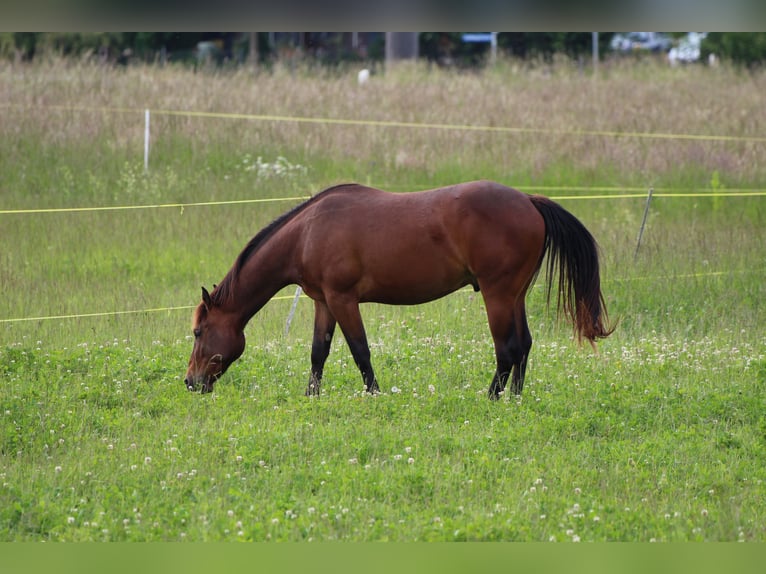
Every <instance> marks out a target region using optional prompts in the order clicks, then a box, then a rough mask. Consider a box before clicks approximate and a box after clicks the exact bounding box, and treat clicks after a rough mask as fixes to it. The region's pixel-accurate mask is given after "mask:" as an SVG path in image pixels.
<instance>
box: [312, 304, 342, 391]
mask: <svg viewBox="0 0 766 574" xmlns="http://www.w3.org/2000/svg"><path fill="white" fill-rule="evenodd" d="M334 333H335V317H333V315H332V313H330V309H329V308H328V307H327V305H326V304H325V303H323V302H322V301H315V302H314V339H313V341H312V343H311V376H310V377H309V384H308V387H306V396H311V395H319V390H320V387H321V385H322V372H323V371H324V364H325V362H326V361H327V356H328V355H329V354H330V345H331V344H332V336H333V334H334Z"/></svg>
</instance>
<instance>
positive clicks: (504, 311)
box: [184, 181, 613, 399]
mask: <svg viewBox="0 0 766 574" xmlns="http://www.w3.org/2000/svg"><path fill="white" fill-rule="evenodd" d="M546 254H547V255H548V263H547V280H548V291H547V294H548V302H549V303H550V297H551V287H552V281H553V275H554V274H556V273H558V275H559V288H558V297H557V303H558V308H559V310H560V309H562V308H563V310H564V313H565V315H566V316H567V317H568V318H569V319H570V320H571V321H572V323H573V325H574V329H575V331H576V333H577V335H578V339H580V340H581V339H582V338H585V339H587V340H589V341H590V342H591V344H593V345H594V348H595V343H594V342H595V340H596V339H598V338H603V337H607V336H608V335H609V334H610V333H611V332H612V330H613V328H609V327H608V326H606V308H605V305H604V298H603V296H602V294H601V287H600V278H599V261H598V247H597V245H596V242H595V240H594V239H593V236H592V235H591V234H590V232H589V231H588V230H587V229H586V228H585V226H584V225H583V224H582V223H581V222H580V221H579V220H578V219H576V218H575V217H574V216H573V215H572V214H570V213H569V212H568V211H566V210H565V209H564V208H562V207H561V206H560V205H558V204H556V203H554V202H553V201H551V200H549V199H547V198H545V197H542V196H536V195H527V194H525V193H521V192H520V191H517V190H515V189H512V188H510V187H506V186H504V185H501V184H498V183H494V182H490V181H475V182H469V183H461V184H458V185H453V186H448V187H443V188H439V189H432V190H428V191H419V192H412V193H389V192H385V191H381V190H378V189H373V188H370V187H365V186H362V185H357V184H346V185H338V186H335V187H331V188H329V189H326V190H324V191H322V192H321V193H318V194H317V195H315V196H313V197H312V198H311V199H309V200H307V201H305V202H304V203H302V204H300V205H298V206H297V207H295V208H294V209H292V210H291V211H289V212H287V213H285V214H284V215H282V216H281V217H279V218H278V219H276V220H275V221H273V222H272V223H271V224H269V225H268V226H267V227H265V228H264V229H263V230H261V231H260V232H259V233H258V234H257V235H256V236H255V237H253V238H252V239H251V240H250V242H249V243H248V244H247V246H246V247H245V248H244V250H243V251H242V252H241V253H240V254H239V256H238V257H237V259H236V261H235V262H234V265H233V266H232V268H231V269H230V270H229V272H228V273H227V274H226V276H225V277H224V279H223V281H221V283H220V284H219V285H218V286H217V287H214V289H213V292H212V293H208V291H207V290H205V288H204V287H203V288H202V302H201V303H200V304H199V306H198V307H197V308H196V310H195V312H194V316H193V331H194V339H195V340H194V348H193V350H192V353H191V358H190V360H189V368H188V371H187V373H186V378H185V380H184V382H185V384H186V386H187V388H188V389H189V390H193V391H197V390H201V391H202V392H203V393H205V392H210V391H212V390H213V385H214V383H215V381H216V380H218V378H219V377H220V376H221V375H223V374H224V373H225V372H226V369H228V367H229V366H230V365H231V364H232V362H234V361H235V360H236V359H237V358H238V357H239V356H240V355H241V354H242V352H243V351H244V348H245V335H244V329H245V325H247V323H248V321H250V319H251V318H252V317H253V316H254V315H255V314H256V313H257V312H258V311H259V310H260V309H261V308H262V307H263V306H264V305H265V304H266V303H267V302H268V301H269V300H270V299H271V298H272V297H273V296H274V295H275V294H276V293H277V292H278V291H279V290H281V289H282V288H283V287H285V286H287V285H290V284H297V285H299V286H300V287H301V288H302V289H303V292H304V293H305V294H306V295H308V296H309V297H310V298H311V299H313V301H314V336H313V342H312V346H311V375H310V377H309V383H308V388H307V389H306V394H307V395H318V394H319V391H320V386H321V382H322V370H323V368H324V364H325V361H326V359H327V356H328V354H329V352H330V343H331V341H332V337H333V333H334V332H335V326H336V324H337V325H340V328H341V330H342V331H343V335H344V336H345V338H346V341H347V342H348V346H349V349H350V350H351V354H352V356H353V358H354V361H355V363H356V365H357V367H358V368H359V370H360V371H361V374H362V379H363V380H364V384H365V387H366V390H367V392H369V393H376V392H378V391H379V388H378V383H377V381H376V379H375V372H374V371H373V368H372V364H371V363H370V349H369V346H368V344H367V336H366V334H365V330H364V325H363V323H362V316H361V314H360V312H359V304H360V303H364V302H377V303H386V304H391V305H415V304H419V303H425V302H427V301H432V300H434V299H438V298H440V297H443V296H445V295H447V294H448V293H452V292H453V291H455V290H456V289H460V288H461V287H464V286H467V285H471V286H472V287H473V289H474V290H475V291H481V294H482V296H483V298H484V303H485V306H486V311H487V318H488V320H489V329H490V332H491V334H492V339H493V341H494V344H495V355H496V359H497V370H496V371H495V375H494V377H493V379H492V382H491V384H490V387H489V397H490V398H492V399H497V398H498V397H499V396H500V394H501V393H502V392H503V391H504V389H505V386H506V382H507V381H508V379H509V378H510V381H511V391H512V392H513V393H514V394H520V393H521V390H522V387H523V385H524V374H525V371H526V366H527V357H528V356H529V350H530V348H531V346H532V336H531V335H530V332H529V326H528V325H527V315H526V309H525V302H524V300H525V296H526V294H527V291H528V290H529V288H530V286H531V285H532V284H533V282H534V280H535V278H536V277H537V274H538V271H539V270H540V268H541V266H542V262H543V258H544V256H545V255H546Z"/></svg>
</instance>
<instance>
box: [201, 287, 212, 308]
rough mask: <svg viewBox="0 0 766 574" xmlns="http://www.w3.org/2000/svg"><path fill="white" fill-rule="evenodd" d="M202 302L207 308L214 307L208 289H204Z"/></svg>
mask: <svg viewBox="0 0 766 574" xmlns="http://www.w3.org/2000/svg"><path fill="white" fill-rule="evenodd" d="M202 302H203V303H204V304H205V307H207V308H208V309H210V308H211V307H212V306H213V301H212V300H211V299H210V293H208V292H207V289H205V288H204V287H203V288H202Z"/></svg>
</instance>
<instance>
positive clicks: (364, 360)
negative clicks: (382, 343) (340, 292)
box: [327, 297, 380, 394]
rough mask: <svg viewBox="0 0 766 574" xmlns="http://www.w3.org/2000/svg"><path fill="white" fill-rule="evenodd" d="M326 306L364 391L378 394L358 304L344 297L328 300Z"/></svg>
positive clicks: (378, 390)
mask: <svg viewBox="0 0 766 574" xmlns="http://www.w3.org/2000/svg"><path fill="white" fill-rule="evenodd" d="M327 304H328V306H329V308H330V311H331V312H332V314H333V316H335V318H336V319H337V320H338V325H340V328H341V331H343V335H344V336H345V337H346V342H347V343H348V348H349V350H350V351H351V356H352V357H353V358H354V362H355V363H356V366H357V367H358V368H359V372H360V373H361V374H362V380H363V381H364V387H365V389H366V390H367V392H368V393H370V394H377V393H379V392H380V388H379V387H378V381H377V379H376V378H375V371H373V369H372V363H370V346H369V344H368V343H367V334H366V333H365V331H364V324H363V323H362V315H361V313H360V312H359V302H358V301H356V300H353V299H346V298H344V297H335V298H328V300H327Z"/></svg>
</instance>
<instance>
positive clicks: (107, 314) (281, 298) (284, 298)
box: [0, 269, 764, 324]
mask: <svg viewBox="0 0 766 574" xmlns="http://www.w3.org/2000/svg"><path fill="white" fill-rule="evenodd" d="M763 271H764V269H743V270H735V271H706V272H704V273H683V274H680V275H674V276H673V277H664V278H665V279H667V278H672V279H692V278H701V277H723V276H726V275H732V274H735V273H762V272H763ZM649 279H652V280H655V279H660V277H621V278H616V279H611V280H607V281H606V282H608V281H644V280H649ZM462 291H464V292H465V293H468V294H471V293H473V292H474V291H473V289H471V288H468V287H466V288H465V289H463V290H462ZM300 296H301V298H305V297H307V296H306V295H305V294H301V295H300ZM294 298H295V297H294V296H293V295H279V296H277V297H272V298H271V300H272V301H288V300H292V299H294ZM195 307H196V305H182V306H179V307H157V308H154V309H135V310H130V311H104V312H102V313H80V314H71V315H49V316H43V317H18V318H13V319H0V324H2V323H23V322H30V321H52V320H62V319H84V318H91V317H113V316H118V315H136V314H140V313H160V312H168V313H169V312H171V311H189V310H191V309H194V308H195Z"/></svg>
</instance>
